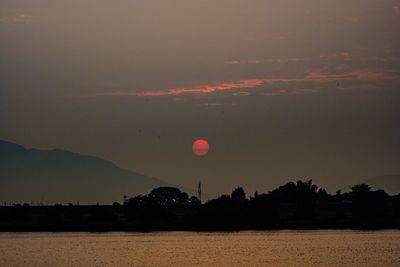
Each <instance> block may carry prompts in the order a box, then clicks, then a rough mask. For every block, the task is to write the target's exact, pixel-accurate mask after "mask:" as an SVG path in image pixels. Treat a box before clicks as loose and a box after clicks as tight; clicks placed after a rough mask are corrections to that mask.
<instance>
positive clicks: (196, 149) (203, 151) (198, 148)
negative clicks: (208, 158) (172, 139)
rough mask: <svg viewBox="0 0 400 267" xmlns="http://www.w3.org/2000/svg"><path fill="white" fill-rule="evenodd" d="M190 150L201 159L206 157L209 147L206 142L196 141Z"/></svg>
mask: <svg viewBox="0 0 400 267" xmlns="http://www.w3.org/2000/svg"><path fill="white" fill-rule="evenodd" d="M192 149H193V153H194V154H195V155H196V156H199V157H202V156H205V155H207V153H208V151H209V150H210V145H209V144H208V142H207V141H206V140H203V139H198V140H196V141H194V143H193V145H192Z"/></svg>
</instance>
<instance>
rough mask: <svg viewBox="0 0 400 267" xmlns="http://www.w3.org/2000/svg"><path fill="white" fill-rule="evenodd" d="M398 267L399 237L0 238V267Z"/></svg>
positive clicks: (306, 233)
mask: <svg viewBox="0 0 400 267" xmlns="http://www.w3.org/2000/svg"><path fill="white" fill-rule="evenodd" d="M191 265H205V266H210V265H212V266H243V265H250V266H265V265H269V266H349V265H351V266H400V231H371V232H361V231H360V232H357V231H267V232H238V233H192V232H160V233H143V234H142V233H105V234H92V233H2V234H0V266H191Z"/></svg>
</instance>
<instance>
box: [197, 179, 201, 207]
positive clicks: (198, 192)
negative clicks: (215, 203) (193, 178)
mask: <svg viewBox="0 0 400 267" xmlns="http://www.w3.org/2000/svg"><path fill="white" fill-rule="evenodd" d="M197 196H198V198H199V200H200V203H201V182H199V186H198V187H197Z"/></svg>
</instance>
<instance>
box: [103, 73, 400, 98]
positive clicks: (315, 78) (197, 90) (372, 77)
mask: <svg viewBox="0 0 400 267" xmlns="http://www.w3.org/2000/svg"><path fill="white" fill-rule="evenodd" d="M399 78H400V75H399V74H393V75H388V74H383V73H376V72H369V71H354V72H349V73H328V72H323V71H312V72H309V73H308V74H307V75H305V76H304V77H300V78H262V79H247V80H239V81H236V82H227V83H218V84H212V85H201V86H193V87H181V88H171V89H165V90H160V91H142V92H113V93H108V94H100V95H109V96H154V97H155V96H178V95H186V94H211V93H215V92H219V91H228V90H239V89H253V88H257V87H260V86H262V85H274V84H281V83H285V84H301V83H328V82H333V81H337V82H340V81H378V80H391V79H399ZM317 91H318V90H316V89H313V88H310V89H308V90H302V92H304V93H309V92H314V93H315V92H317ZM293 92H294V91H290V90H289V91H286V90H280V91H279V92H266V94H267V95H277V94H278V95H283V94H289V93H293ZM296 93H298V91H296ZM235 94H238V92H236V93H235Z"/></svg>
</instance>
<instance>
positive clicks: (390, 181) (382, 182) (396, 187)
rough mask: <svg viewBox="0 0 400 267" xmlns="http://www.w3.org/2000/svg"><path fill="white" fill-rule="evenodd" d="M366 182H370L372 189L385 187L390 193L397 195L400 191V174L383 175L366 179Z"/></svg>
mask: <svg viewBox="0 0 400 267" xmlns="http://www.w3.org/2000/svg"><path fill="white" fill-rule="evenodd" d="M364 183H366V184H369V185H370V186H371V187H372V189H374V190H376V189H383V190H385V192H386V193H388V194H389V195H397V194H399V193H400V175H399V174H392V175H382V176H376V177H373V178H369V179H366V180H365V181H364Z"/></svg>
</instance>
